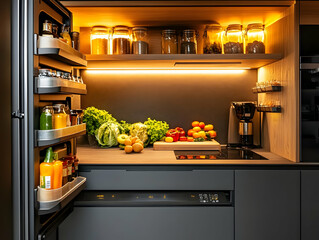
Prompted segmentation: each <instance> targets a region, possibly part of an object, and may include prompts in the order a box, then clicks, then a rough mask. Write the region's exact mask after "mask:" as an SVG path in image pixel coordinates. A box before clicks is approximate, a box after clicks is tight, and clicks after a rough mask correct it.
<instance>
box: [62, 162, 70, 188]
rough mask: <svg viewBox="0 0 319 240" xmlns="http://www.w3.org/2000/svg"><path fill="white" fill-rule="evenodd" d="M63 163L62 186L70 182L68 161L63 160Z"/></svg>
mask: <svg viewBox="0 0 319 240" xmlns="http://www.w3.org/2000/svg"><path fill="white" fill-rule="evenodd" d="M61 161H62V166H63V167H62V186H63V185H65V184H66V183H67V182H68V160H67V159H65V158H62V159H61Z"/></svg>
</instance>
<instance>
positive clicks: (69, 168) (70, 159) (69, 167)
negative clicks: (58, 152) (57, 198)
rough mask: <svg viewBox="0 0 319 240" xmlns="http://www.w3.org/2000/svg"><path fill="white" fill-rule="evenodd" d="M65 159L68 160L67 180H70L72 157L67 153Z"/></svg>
mask: <svg viewBox="0 0 319 240" xmlns="http://www.w3.org/2000/svg"><path fill="white" fill-rule="evenodd" d="M65 159H66V160H67V161H68V182H72V167H73V164H74V157H73V156H72V155H69V156H67V157H66V158H65Z"/></svg>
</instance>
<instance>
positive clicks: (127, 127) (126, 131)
mask: <svg viewBox="0 0 319 240" xmlns="http://www.w3.org/2000/svg"><path fill="white" fill-rule="evenodd" d="M131 126H132V124H131V123H127V122H126V121H124V120H121V121H120V131H121V133H124V134H128V135H129V134H130V129H131Z"/></svg>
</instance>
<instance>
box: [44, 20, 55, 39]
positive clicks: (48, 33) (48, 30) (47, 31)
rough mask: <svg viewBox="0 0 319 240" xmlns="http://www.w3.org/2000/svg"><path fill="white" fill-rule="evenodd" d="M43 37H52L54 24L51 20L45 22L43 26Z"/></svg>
mask: <svg viewBox="0 0 319 240" xmlns="http://www.w3.org/2000/svg"><path fill="white" fill-rule="evenodd" d="M42 36H44V37H52V38H53V34H52V22H51V21H49V20H45V21H44V23H43V26H42Z"/></svg>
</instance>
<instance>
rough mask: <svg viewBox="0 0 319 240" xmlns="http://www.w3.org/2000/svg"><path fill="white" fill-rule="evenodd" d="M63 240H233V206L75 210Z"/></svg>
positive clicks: (63, 229) (62, 232) (63, 231)
mask: <svg viewBox="0 0 319 240" xmlns="http://www.w3.org/2000/svg"><path fill="white" fill-rule="evenodd" d="M59 239H60V240H88V239H105V240H150V239H152V240H163V239H165V240H194V239H212V240H233V239H234V208H233V207H231V206H204V207H201V206H188V207H184V206H183V207H182V206H167V207H151V206H150V207H75V208H74V211H73V213H72V214H71V215H70V216H69V217H68V218H67V219H66V220H65V221H64V222H63V223H62V224H61V225H60V226H59Z"/></svg>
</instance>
